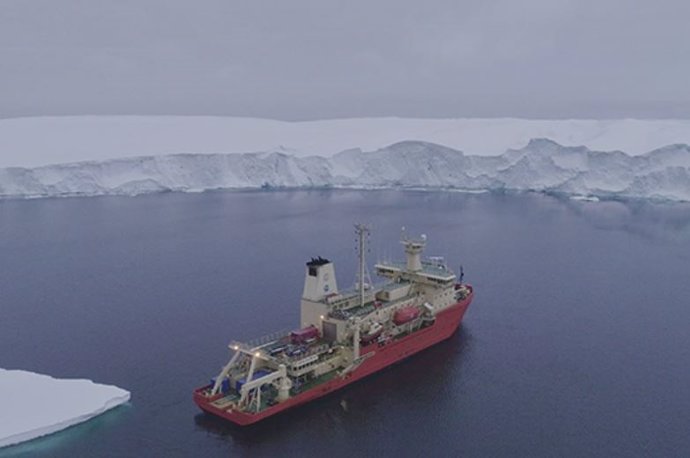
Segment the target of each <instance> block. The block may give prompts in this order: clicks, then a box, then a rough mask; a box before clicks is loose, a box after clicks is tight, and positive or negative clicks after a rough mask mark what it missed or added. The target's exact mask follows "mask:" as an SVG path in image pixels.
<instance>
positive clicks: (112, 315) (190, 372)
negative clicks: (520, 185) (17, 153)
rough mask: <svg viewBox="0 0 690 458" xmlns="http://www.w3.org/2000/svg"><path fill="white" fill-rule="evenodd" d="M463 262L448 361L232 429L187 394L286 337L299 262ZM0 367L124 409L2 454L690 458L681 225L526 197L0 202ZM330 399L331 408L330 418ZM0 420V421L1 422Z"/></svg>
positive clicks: (644, 211)
mask: <svg viewBox="0 0 690 458" xmlns="http://www.w3.org/2000/svg"><path fill="white" fill-rule="evenodd" d="M355 221H363V222H368V223H370V224H371V225H372V226H373V229H374V232H373V235H372V238H371V261H372V263H373V261H374V260H375V258H377V257H379V258H382V257H391V256H392V255H394V254H395V255H398V254H399V253H400V247H399V244H398V243H397V240H398V237H399V233H400V232H399V231H400V227H401V226H403V225H404V226H406V227H407V230H408V233H412V234H415V233H425V234H427V236H428V238H429V243H428V249H427V254H429V255H443V256H445V257H446V259H447V260H448V261H449V264H450V265H451V266H454V267H455V266H457V265H459V264H463V266H464V270H465V274H466V276H465V279H466V280H467V281H469V282H471V283H472V284H473V285H474V286H475V288H476V292H477V294H476V298H475V301H474V303H473V304H472V306H471V307H470V309H469V311H468V313H467V315H466V316H465V321H464V322H463V325H462V327H461V329H460V331H459V332H458V333H457V334H456V335H454V337H452V338H451V339H450V340H449V341H447V342H444V343H442V344H440V345H438V346H436V347H434V348H432V349H430V350H427V351H425V352H423V353H421V354H419V355H417V356H415V357H413V358H411V359H408V360H407V361H405V362H403V363H401V364H398V365H396V366H394V367H392V368H389V369H387V370H385V371H383V372H381V373H379V374H376V375H374V376H372V377H370V378H368V379H365V380H364V381H362V382H359V383H357V384H355V385H353V386H350V387H348V388H346V389H345V390H343V391H340V392H337V393H335V394H333V395H331V396H330V397H328V398H325V399H323V400H321V401H317V402H314V403H312V404H309V405H307V406H305V407H303V408H298V409H296V410H292V411H290V412H288V413H286V414H283V415H279V416H277V417H274V418H273V419H269V420H268V421H266V422H265V423H262V424H259V425H257V426H256V427H251V428H246V429H240V428H237V427H234V426H232V425H230V424H228V423H225V422H223V421H219V420H216V419H214V418H211V417H208V416H205V415H203V414H201V413H200V412H199V411H198V410H197V408H196V406H195V405H194V404H193V403H192V400H191V392H192V389H193V388H194V387H196V386H198V385H200V384H203V383H205V382H206V381H207V380H208V379H209V377H210V376H212V375H214V374H215V373H216V372H217V371H218V369H219V368H220V366H221V365H222V364H224V363H225V361H226V358H227V356H228V351H227V350H226V344H227V343H228V341H229V340H230V339H232V338H237V339H248V338H251V337H254V336H258V335H261V334H265V333H269V332H271V331H273V330H277V329H282V328H286V327H292V326H293V325H296V324H297V322H298V315H299V307H298V302H299V297H300V294H301V291H302V281H303V274H304V262H305V261H306V260H307V258H308V257H310V256H317V255H321V256H325V257H329V258H331V259H333V260H335V262H336V272H337V274H338V279H339V283H340V286H341V287H344V286H350V285H351V284H352V282H353V278H354V270H355V264H356V261H355V253H354V250H353V248H354V235H353V230H352V223H353V222H355ZM0 256H1V257H2V262H0V367H4V368H8V369H10V368H21V369H26V370H32V371H36V372H41V373H46V374H51V375H53V376H58V377H87V378H91V379H93V380H95V381H98V382H103V383H112V384H116V385H118V386H121V387H123V388H126V389H128V390H130V391H131V392H132V402H131V403H130V405H127V406H123V407H121V408H118V409H116V410H115V411H112V412H110V413H108V414H106V415H104V416H102V417H100V418H98V419H95V420H93V421H90V422H88V423H86V424H84V425H81V426H77V427H74V428H71V429H69V430H67V431H65V432H62V433H59V434H56V435H54V436H51V437H48V438H45V439H40V440H38V441H35V442H33V443H29V444H26V445H22V446H19V447H14V448H10V449H5V450H4V451H0V456H39V457H40V456H50V457H53V456H57V457H61V456H65V457H75V456H205V457H212V456H236V455H240V456H243V455H244V456H371V455H379V456H420V455H425V456H458V455H463V456H548V457H552V456H602V457H610V456H625V457H629V456H690V206H689V205H687V204H654V203H644V202H636V203H635V202H634V203H621V202H601V203H587V202H571V201H565V200H559V199H557V198H553V197H549V196H544V195H533V194H527V195H491V194H480V195H467V194H457V193H425V192H395V191H381V192H378V191H376V192H357V191H350V192H345V191H343V192H340V191H313V192H247V193H226V192H223V193H221V192H219V193H204V194H161V195H149V196H143V197H136V198H125V197H103V198H75V199H46V200H34V201H0ZM342 401H345V402H342ZM0 408H1V406H0Z"/></svg>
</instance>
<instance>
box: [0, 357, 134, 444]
mask: <svg viewBox="0 0 690 458" xmlns="http://www.w3.org/2000/svg"><path fill="white" fill-rule="evenodd" d="M129 398H130V393H129V391H126V390H123V389H122V388H118V387H116V386H112V385H101V384H98V383H94V382H92V381H91V380H85V379H56V378H53V377H50V376H48V375H42V374H36V373H33V372H27V371H21V370H6V369H0V448H1V447H7V446H9V445H14V444H18V443H20V442H25V441H28V440H31V439H35V438H37V437H41V436H45V435H47V434H52V433H54V432H56V431H60V430H62V429H65V428H68V427H70V426H73V425H76V424H78V423H82V422H85V421H87V420H89V419H91V418H93V417H96V416H98V415H101V414H102V413H104V412H106V411H108V410H110V409H112V408H114V407H117V406H119V405H120V404H124V403H125V402H127V401H129Z"/></svg>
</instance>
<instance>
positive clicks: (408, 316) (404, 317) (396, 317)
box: [393, 305, 420, 326]
mask: <svg viewBox="0 0 690 458" xmlns="http://www.w3.org/2000/svg"><path fill="white" fill-rule="evenodd" d="M419 313H420V311H419V308H417V307H415V306H413V305H411V306H409V307H403V308H401V309H399V310H397V311H396V312H395V313H394V314H393V323H395V324H396V325H398V326H400V325H401V324H405V323H408V322H410V321H412V320H414V319H415V318H417V317H418V316H419Z"/></svg>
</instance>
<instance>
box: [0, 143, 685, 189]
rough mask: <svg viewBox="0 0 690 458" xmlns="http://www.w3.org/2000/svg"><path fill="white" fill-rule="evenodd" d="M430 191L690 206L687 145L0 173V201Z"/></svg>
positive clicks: (271, 158) (405, 149) (397, 150)
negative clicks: (263, 191) (313, 190)
mask: <svg viewBox="0 0 690 458" xmlns="http://www.w3.org/2000/svg"><path fill="white" fill-rule="evenodd" d="M259 187H275V188H305V187H306V188H309V187H344V188H370V187H377V188H380V187H389V188H405V187H411V188H432V189H464V190H516V191H525V190H533V191H543V192H557V193H563V194H568V195H572V196H599V197H626V198H627V197H633V198H656V199H668V200H684V201H690V146H688V145H687V144H676V145H670V146H665V147H663V148H659V149H655V150H653V151H650V152H648V153H645V154H641V155H636V156H632V155H629V154H626V153H624V152H621V151H612V152H601V151H592V150H590V149H588V148H586V147H582V146H580V147H567V146H562V145H559V144H558V143H556V142H554V141H552V140H547V139H533V140H531V141H529V143H528V144H527V145H526V146H525V147H523V148H520V149H509V150H508V151H506V152H504V153H503V154H501V155H498V156H473V155H466V154H464V153H462V152H461V151H458V150H455V149H452V148H448V147H445V146H441V145H437V144H433V143H427V142H420V141H405V142H400V143H396V144H393V145H390V146H387V147H385V148H381V149H378V150H376V151H372V152H363V151H361V150H360V149H352V150H347V151H343V152H341V153H338V154H336V155H334V156H332V157H328V158H326V157H320V156H310V157H297V156H295V155H291V154H286V153H284V152H267V153H244V154H172V155H160V156H144V157H133V158H121V159H114V160H107V161H101V162H97V161H89V162H78V163H70V164H58V165H50V166H43V167H36V168H32V169H29V168H17V167H14V168H4V169H0V196H3V197H42V196H65V195H104V194H125V195H134V194H141V193H147V192H160V191H202V190H211V189H238V188H259Z"/></svg>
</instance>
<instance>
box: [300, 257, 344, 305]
mask: <svg viewBox="0 0 690 458" xmlns="http://www.w3.org/2000/svg"><path fill="white" fill-rule="evenodd" d="M332 294H338V284H337V283H336V281H335V267H334V266H333V263H332V262H331V261H329V260H328V259H324V258H322V257H320V256H319V257H318V258H311V261H309V262H307V269H306V272H305V276H304V292H303V293H302V298H303V299H308V300H310V301H320V300H321V299H323V298H324V297H326V296H330V295H332Z"/></svg>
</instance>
